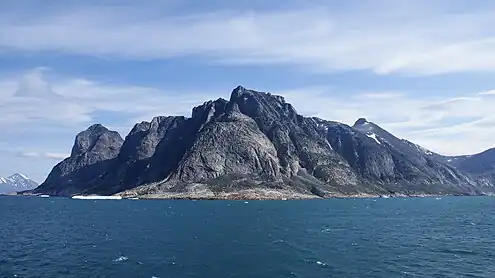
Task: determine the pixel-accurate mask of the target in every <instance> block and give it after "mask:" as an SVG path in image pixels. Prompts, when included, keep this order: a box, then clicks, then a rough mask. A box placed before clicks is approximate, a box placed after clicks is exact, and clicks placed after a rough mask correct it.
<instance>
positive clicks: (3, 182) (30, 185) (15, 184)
mask: <svg viewBox="0 0 495 278" xmlns="http://www.w3.org/2000/svg"><path fill="white" fill-rule="evenodd" d="M37 186H38V184H37V183H36V182H35V181H33V180H32V179H30V178H29V177H27V176H25V175H23V174H18V173H16V174H13V175H12V176H9V177H6V178H3V177H0V194H6V193H14V192H18V191H24V190H30V189H34V188H36V187H37Z"/></svg>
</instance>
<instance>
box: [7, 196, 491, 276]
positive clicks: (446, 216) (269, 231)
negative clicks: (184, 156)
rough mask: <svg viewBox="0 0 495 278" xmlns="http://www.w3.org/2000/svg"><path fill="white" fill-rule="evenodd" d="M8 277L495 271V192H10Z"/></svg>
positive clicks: (459, 273) (479, 273) (463, 273)
mask: <svg viewBox="0 0 495 278" xmlns="http://www.w3.org/2000/svg"><path fill="white" fill-rule="evenodd" d="M0 277H2V278H4V277H64V278H66V277H84V278H86V277H116V278H117V277H119V278H120V277H145V278H153V277H155V278H158V277H160V278H161V277H212V278H217V277H237V278H240V277H246V278H247V277H267V278H276V277H489V278H493V277H495V197H442V198H435V197H431V198H390V199H329V200H297V201H296V200H294V201H292V200H288V201H190V200H187V201H186V200H74V199H69V198H54V197H50V198H39V197H0Z"/></svg>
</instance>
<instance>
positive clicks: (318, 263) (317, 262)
mask: <svg viewBox="0 0 495 278" xmlns="http://www.w3.org/2000/svg"><path fill="white" fill-rule="evenodd" d="M316 264H317V265H320V266H327V264H326V263H323V262H321V261H316Z"/></svg>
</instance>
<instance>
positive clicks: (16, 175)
mask: <svg viewBox="0 0 495 278" xmlns="http://www.w3.org/2000/svg"><path fill="white" fill-rule="evenodd" d="M8 178H9V179H25V180H31V178H29V177H28V176H26V175H23V174H20V173H15V174H13V175H11V176H10V177H8Z"/></svg>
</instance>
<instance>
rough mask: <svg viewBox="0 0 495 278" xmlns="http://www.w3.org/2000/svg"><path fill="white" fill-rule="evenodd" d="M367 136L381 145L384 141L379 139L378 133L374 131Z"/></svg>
mask: <svg viewBox="0 0 495 278" xmlns="http://www.w3.org/2000/svg"><path fill="white" fill-rule="evenodd" d="M366 136H368V137H369V138H371V139H373V140H375V141H376V142H377V143H378V144H379V145H381V144H382V143H381V142H380V141H379V140H378V138H377V136H376V134H374V133H370V134H366Z"/></svg>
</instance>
